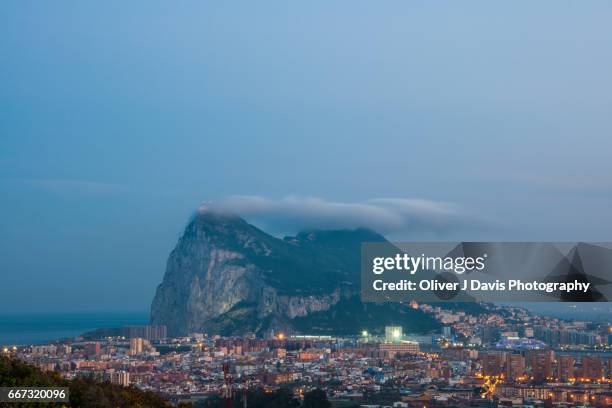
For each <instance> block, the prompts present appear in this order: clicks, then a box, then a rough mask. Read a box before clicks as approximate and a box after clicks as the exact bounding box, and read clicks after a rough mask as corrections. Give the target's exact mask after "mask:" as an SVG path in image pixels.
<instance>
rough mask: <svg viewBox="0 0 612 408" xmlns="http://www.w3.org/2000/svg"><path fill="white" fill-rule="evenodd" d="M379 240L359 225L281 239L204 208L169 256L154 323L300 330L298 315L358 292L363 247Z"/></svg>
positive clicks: (172, 327)
mask: <svg viewBox="0 0 612 408" xmlns="http://www.w3.org/2000/svg"><path fill="white" fill-rule="evenodd" d="M380 239H382V237H380V236H379V235H377V234H374V233H372V232H370V231H366V230H355V231H337V232H309V233H304V234H300V235H298V236H297V237H292V238H286V239H285V240H281V239H277V238H274V237H272V236H270V235H268V234H266V233H264V232H263V231H261V230H259V229H257V228H255V227H254V226H252V225H249V224H248V223H246V222H245V221H244V220H242V219H241V218H238V217H234V216H227V215H220V214H216V213H212V212H208V211H204V212H200V213H198V214H197V215H196V216H195V217H194V218H193V220H192V221H191V222H190V223H189V225H188V226H187V228H186V230H185V233H184V235H183V236H182V237H181V238H180V239H179V242H178V244H177V245H176V247H175V249H174V250H173V251H172V253H171V254H170V257H169V259H168V262H167V267H166V273H165V275H164V278H163V281H162V283H161V284H160V285H159V286H158V288H157V292H156V294H155V298H154V300H153V303H152V305H151V322H152V323H155V324H165V325H167V326H168V331H169V334H171V335H185V334H188V333H191V332H207V333H220V334H225V335H228V334H244V333H245V332H253V333H257V334H265V333H267V332H269V331H274V330H288V331H291V330H294V328H293V325H292V320H293V319H295V318H299V317H304V316H308V315H310V314H312V313H316V312H320V311H326V310H328V309H330V308H331V307H332V306H333V305H335V304H337V303H338V302H339V301H340V300H341V299H342V298H345V297H348V296H351V295H354V294H355V293H356V292H357V290H358V281H359V260H358V257H359V244H360V243H361V242H362V241H365V240H380ZM347 251H349V252H347ZM347 253H348V254H350V255H347Z"/></svg>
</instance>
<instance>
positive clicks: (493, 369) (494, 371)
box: [480, 351, 506, 376]
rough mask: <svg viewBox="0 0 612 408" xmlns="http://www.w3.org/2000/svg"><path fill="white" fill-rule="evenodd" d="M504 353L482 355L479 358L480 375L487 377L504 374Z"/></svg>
mask: <svg viewBox="0 0 612 408" xmlns="http://www.w3.org/2000/svg"><path fill="white" fill-rule="evenodd" d="M505 356H506V353H505V352H503V351H491V352H488V353H483V354H482V355H481V357H480V363H481V365H482V374H483V375H487V376H495V375H501V374H502V373H503V372H504V363H505Z"/></svg>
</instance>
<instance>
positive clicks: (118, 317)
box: [0, 312, 149, 344]
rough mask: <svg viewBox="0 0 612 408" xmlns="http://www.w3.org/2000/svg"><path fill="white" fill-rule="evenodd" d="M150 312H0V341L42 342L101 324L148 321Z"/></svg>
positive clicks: (118, 325) (134, 323) (135, 323)
mask: <svg viewBox="0 0 612 408" xmlns="http://www.w3.org/2000/svg"><path fill="white" fill-rule="evenodd" d="M148 321H149V314H148V312H112V313H61V314H60V313H57V314H0V344H38V343H45V342H49V341H53V340H56V339H60V338H65V337H74V336H78V335H80V334H82V333H84V332H86V331H90V330H94V329H98V328H101V327H121V326H125V325H140V324H147V323H148Z"/></svg>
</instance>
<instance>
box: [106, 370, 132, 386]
mask: <svg viewBox="0 0 612 408" xmlns="http://www.w3.org/2000/svg"><path fill="white" fill-rule="evenodd" d="M110 380H111V383H113V384H118V385H121V386H124V387H127V386H129V385H130V373H128V372H127V371H113V372H112V373H111V375H110Z"/></svg>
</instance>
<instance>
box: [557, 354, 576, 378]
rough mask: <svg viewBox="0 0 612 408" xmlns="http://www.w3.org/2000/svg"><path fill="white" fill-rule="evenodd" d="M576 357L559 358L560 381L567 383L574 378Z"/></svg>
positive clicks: (558, 373) (564, 356) (558, 375)
mask: <svg viewBox="0 0 612 408" xmlns="http://www.w3.org/2000/svg"><path fill="white" fill-rule="evenodd" d="M575 362H576V359H575V358H574V356H569V355H561V356H559V357H557V378H558V379H559V381H564V382H567V381H569V380H570V379H571V378H574V363H575Z"/></svg>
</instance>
